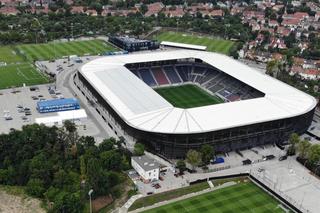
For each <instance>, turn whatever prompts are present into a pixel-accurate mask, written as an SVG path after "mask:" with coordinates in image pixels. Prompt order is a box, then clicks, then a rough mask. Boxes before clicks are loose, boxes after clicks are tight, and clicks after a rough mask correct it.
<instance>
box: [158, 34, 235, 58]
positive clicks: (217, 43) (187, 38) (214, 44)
mask: <svg viewBox="0 0 320 213" xmlns="http://www.w3.org/2000/svg"><path fill="white" fill-rule="evenodd" d="M154 39H156V40H158V41H171V42H178V43H184V44H195V45H202V46H206V47H207V51H210V52H219V53H223V54H229V52H230V50H231V49H232V47H233V46H234V45H235V42H233V41H229V40H224V39H217V38H211V37H206V36H201V37H200V36H197V35H191V34H187V33H181V32H172V31H169V32H162V33H160V34H159V35H156V36H155V37H154Z"/></svg>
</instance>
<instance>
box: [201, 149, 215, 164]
mask: <svg viewBox="0 0 320 213" xmlns="http://www.w3.org/2000/svg"><path fill="white" fill-rule="evenodd" d="M200 153H201V157H202V162H203V163H204V164H206V165H208V164H209V163H210V160H211V159H212V157H213V154H214V150H213V147H212V146H211V145H209V144H205V145H202V146H201V148H200Z"/></svg>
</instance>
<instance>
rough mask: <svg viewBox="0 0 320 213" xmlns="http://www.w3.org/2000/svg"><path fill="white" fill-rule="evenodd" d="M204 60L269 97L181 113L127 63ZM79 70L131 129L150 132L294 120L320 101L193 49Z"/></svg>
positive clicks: (104, 61) (116, 59)
mask: <svg viewBox="0 0 320 213" xmlns="http://www.w3.org/2000/svg"><path fill="white" fill-rule="evenodd" d="M182 58H199V59H201V60H203V61H204V62H206V63H208V64H210V65H212V66H214V67H216V68H217V69H219V70H221V71H223V72H225V73H227V74H229V75H231V76H233V77H235V78H237V79H239V80H240V81H242V82H244V83H246V84H248V85H250V86H252V87H254V88H256V89H257V90H260V91H261V92H263V93H265V96H264V97H261V98H254V99H249V100H242V101H236V102H229V103H223V104H216V105H209V106H202V107H196V108H189V109H181V108H176V107H174V106H172V105H171V104H170V103H169V102H168V101H166V100H165V99H164V98H163V97H161V96H160V95H159V94H158V93H157V92H155V91H154V90H153V89H152V88H150V87H149V86H148V85H146V84H145V83H144V82H143V81H142V80H140V79H139V78H138V77H136V76H135V75H134V74H133V73H132V72H131V71H129V70H128V69H127V68H126V67H124V65H125V64H128V63H139V62H148V61H160V60H169V59H182ZM80 72H81V73H82V75H83V76H84V77H85V78H86V79H87V80H88V81H89V82H90V83H91V85H92V86H93V87H94V88H95V89H96V90H97V92H99V94H100V95H101V96H102V97H103V98H104V99H105V100H106V101H107V102H108V104H110V105H111V106H112V107H113V109H114V110H115V111H116V112H117V113H118V115H119V116H120V117H121V118H122V119H123V120H124V121H125V122H126V123H127V124H128V125H130V126H132V127H134V128H136V129H140V130H144V131H149V132H159V133H172V134H188V133H201V132H209V131H215V130H221V129H226V128H232V127H238V126H244V125H250V124H255V123H260V122H266V121H272V120H276V119H284V118H290V117H294V116H298V115H302V114H304V113H307V112H309V111H310V110H312V109H313V108H314V107H315V105H316V100H315V99H314V98H313V97H312V96H309V95H307V94H305V93H303V92H301V91H299V90H297V89H295V88H293V87H291V86H289V85H287V84H284V83H282V82H280V81H278V80H276V79H274V78H272V77H269V76H267V75H265V74H262V73H260V72H258V71H256V70H255V69H253V68H250V67H248V66H247V65H245V64H243V63H241V62H239V61H236V60H233V59H231V58H230V57H228V56H225V55H221V54H217V53H210V52H204V51H194V50H175V51H159V52H149V53H143V54H141V53H140V54H129V55H120V56H107V57H101V58H98V59H96V60H93V61H91V62H89V63H87V64H85V65H83V66H82V68H81V70H80Z"/></svg>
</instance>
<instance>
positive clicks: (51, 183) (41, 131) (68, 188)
mask: <svg viewBox="0 0 320 213" xmlns="http://www.w3.org/2000/svg"><path fill="white" fill-rule="evenodd" d="M122 142H123V140H119V141H116V140H115V139H113V138H110V139H106V140H104V141H103V142H102V143H100V144H99V146H96V145H95V141H94V138H92V137H88V136H87V137H79V136H78V133H77V130H76V127H75V126H74V124H73V123H70V122H66V123H65V124H64V126H63V127H62V128H57V127H46V126H43V125H37V124H33V125H27V126H24V127H23V128H22V130H12V131H11V132H10V133H9V134H2V135H0V153H1V154H0V184H4V185H19V186H25V189H26V192H27V193H28V194H29V195H31V196H34V197H37V198H40V199H42V200H44V202H46V203H48V204H50V205H49V206H50V208H49V211H50V212H81V211H82V209H83V208H84V203H86V201H87V200H88V196H87V193H88V191H89V190H90V189H93V190H94V193H93V198H95V197H98V196H101V195H110V194H111V195H115V196H116V195H117V194H119V192H118V191H116V188H115V187H114V186H116V185H118V184H120V183H122V182H123V181H124V176H123V175H122V173H121V171H122V170H127V169H128V168H130V163H129V162H130V161H129V159H130V155H129V154H127V152H126V151H125V150H123V149H122V148H121V143H122Z"/></svg>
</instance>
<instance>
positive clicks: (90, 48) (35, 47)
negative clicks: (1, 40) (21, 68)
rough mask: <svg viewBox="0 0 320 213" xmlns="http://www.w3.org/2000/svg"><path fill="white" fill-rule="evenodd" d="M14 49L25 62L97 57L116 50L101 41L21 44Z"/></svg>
mask: <svg viewBox="0 0 320 213" xmlns="http://www.w3.org/2000/svg"><path fill="white" fill-rule="evenodd" d="M16 49H17V50H18V51H19V52H20V54H21V55H24V56H25V57H26V58H27V60H29V61H34V60H50V59H58V58H62V57H63V56H69V55H78V56H82V55H85V54H90V55H98V54H100V53H103V52H107V51H115V50H116V49H115V48H114V47H113V46H111V45H110V44H107V43H105V42H104V41H102V40H98V39H95V40H87V41H70V42H50V43H45V44H23V45H17V46H16Z"/></svg>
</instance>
